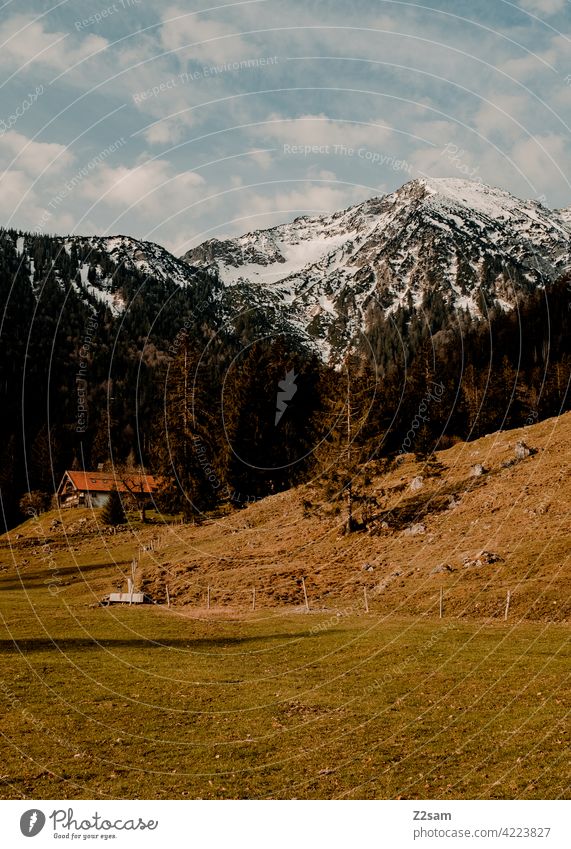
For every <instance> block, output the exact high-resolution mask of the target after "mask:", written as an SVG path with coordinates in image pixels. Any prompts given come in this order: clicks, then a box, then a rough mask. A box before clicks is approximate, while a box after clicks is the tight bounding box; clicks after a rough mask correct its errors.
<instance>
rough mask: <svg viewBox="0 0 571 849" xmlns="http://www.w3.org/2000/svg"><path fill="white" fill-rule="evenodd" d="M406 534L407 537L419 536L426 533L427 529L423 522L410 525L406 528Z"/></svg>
mask: <svg viewBox="0 0 571 849" xmlns="http://www.w3.org/2000/svg"><path fill="white" fill-rule="evenodd" d="M404 533H405V536H407V537H413V536H418V535H419V534H425V533H426V527H425V526H424V525H423V524H422V523H421V522H418V523H417V524H415V525H410V526H409V527H408V528H406V529H405V532H404Z"/></svg>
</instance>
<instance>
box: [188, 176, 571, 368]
mask: <svg viewBox="0 0 571 849" xmlns="http://www.w3.org/2000/svg"><path fill="white" fill-rule="evenodd" d="M184 259H185V260H186V261H187V262H189V263H191V264H192V265H194V266H199V267H203V268H205V269H208V270H209V271H210V272H211V273H215V274H216V275H217V276H218V277H219V279H220V280H221V281H222V282H223V283H224V284H226V285H227V286H229V287H240V286H242V285H244V284H246V283H247V284H249V285H255V286H256V288H257V289H259V290H265V291H266V292H271V293H273V295H274V297H275V298H276V299H277V300H278V301H280V302H281V304H282V309H283V310H284V312H286V313H287V314H288V315H289V318H290V320H291V321H293V322H294V323H295V324H297V325H298V326H299V327H301V328H302V329H303V330H304V331H305V332H306V333H307V334H309V336H310V337H312V338H313V339H314V340H315V341H316V342H317V343H318V344H319V345H320V347H321V349H322V351H323V353H324V354H325V355H326V356H327V355H328V354H332V353H334V349H335V348H336V347H337V348H338V347H339V345H340V344H341V345H342V344H346V343H347V342H348V340H349V339H350V338H351V337H352V336H353V335H354V334H355V333H358V332H359V330H360V329H362V328H363V326H364V323H365V321H366V314H367V309H368V308H369V306H370V305H371V304H372V303H374V302H376V303H378V304H379V305H380V306H381V307H382V308H383V309H384V310H385V311H387V312H390V311H393V310H394V309H395V308H396V307H397V306H398V304H399V303H402V302H403V301H404V300H405V299H407V300H410V299H412V302H413V303H414V304H416V305H419V304H421V303H422V300H423V297H424V295H425V294H426V292H427V290H430V289H433V288H438V289H439V290H440V291H441V292H442V294H443V295H444V297H445V300H446V301H447V302H448V303H449V304H450V305H452V306H454V307H456V308H465V309H469V310H470V311H471V312H474V313H476V312H478V310H479V304H480V292H483V293H484V294H485V296H486V299H487V301H488V302H490V301H492V300H495V301H497V302H499V304H500V305H501V306H503V307H504V308H505V309H509V308H510V306H511V305H513V304H514V302H515V298H516V297H517V294H518V292H522V291H523V292H525V291H529V290H530V289H532V288H535V287H537V286H544V285H547V284H549V283H550V282H551V281H553V280H555V279H556V278H557V277H559V276H560V275H561V274H562V273H564V272H565V271H567V270H569V269H570V268H571V210H560V211H553V210H549V209H547V208H545V207H544V206H542V205H541V204H540V203H539V202H537V201H534V200H531V201H522V200H519V199H518V198H515V197H514V196H512V195H510V194H509V193H508V192H505V191H502V190H501V189H496V188H491V187H489V186H485V185H483V184H481V183H479V182H470V181H466V180H457V179H433V180H415V181H413V182H411V183H407V184H406V185H404V186H403V187H402V188H400V189H399V190H398V191H396V192H394V193H392V194H389V195H385V196H384V197H380V198H373V199H371V200H368V201H365V202H364V203H361V204H359V205H357V206H354V207H351V208H350V209H347V210H344V211H342V212H337V213H334V214H333V215H322V216H317V217H312V218H309V217H301V218H297V219H296V220H295V221H293V222H291V223H289V224H283V225H279V226H277V227H272V228H270V229H267V230H258V231H255V232H252V233H247V234H246V235H244V236H241V237H239V238H235V239H226V240H219V239H211V240H209V241H207V242H205V243H203V244H202V245H200V246H198V247H197V248H194V249H192V250H190V251H189V252H188V253H186V254H185V256H184ZM342 340H344V342H343V341H342Z"/></svg>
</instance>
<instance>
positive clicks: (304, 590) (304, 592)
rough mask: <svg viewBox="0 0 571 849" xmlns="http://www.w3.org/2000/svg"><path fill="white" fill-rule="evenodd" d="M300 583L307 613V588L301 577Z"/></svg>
mask: <svg viewBox="0 0 571 849" xmlns="http://www.w3.org/2000/svg"><path fill="white" fill-rule="evenodd" d="M301 583H302V585H303V596H304V598H305V609H306V611H307V613H309V601H308V600H307V590H306V588H305V578H302V579H301Z"/></svg>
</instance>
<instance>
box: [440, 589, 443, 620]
mask: <svg viewBox="0 0 571 849" xmlns="http://www.w3.org/2000/svg"><path fill="white" fill-rule="evenodd" d="M443 609H444V590H443V589H442V587H440V617H439V618H440V619H442V611H443Z"/></svg>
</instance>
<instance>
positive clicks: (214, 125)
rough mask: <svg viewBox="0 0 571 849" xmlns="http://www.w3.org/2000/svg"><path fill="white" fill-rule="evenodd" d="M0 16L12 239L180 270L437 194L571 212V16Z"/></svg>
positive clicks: (3, 153)
mask: <svg viewBox="0 0 571 849" xmlns="http://www.w3.org/2000/svg"><path fill="white" fill-rule="evenodd" d="M210 2H211V3H212V5H209V3H208V0H203V2H202V3H199V2H188V0H176V2H173V3H170V2H168V0H167V2H165V3H161V4H158V3H151V2H150V0H115V2H111V3H109V2H108V0H103V2H100V0H74V2H68V0H60V2H55V3H48V2H42V0H0V45H1V47H0V173H1V176H0V191H1V195H0V196H1V197H2V201H3V203H2V212H1V215H0V226H4V227H14V228H17V229H22V230H29V231H33V232H43V233H50V234H51V233H58V234H67V233H75V234H92V233H94V234H100V235H115V234H128V235H132V236H135V237H137V238H144V239H149V240H152V241H155V242H158V243H160V244H162V245H164V246H165V247H167V248H168V249H169V250H171V251H173V252H174V253H175V254H177V255H180V254H182V253H184V252H185V251H186V250H188V249H189V248H190V247H193V246H194V245H197V244H199V243H200V242H202V241H204V240H206V239H209V238H213V237H223V236H231V235H238V234H240V233H244V232H247V231H250V230H255V229H258V228H260V227H270V226H272V225H275V224H279V223H282V222H284V221H288V220H292V219H293V218H295V217H296V216H298V215H304V214H310V215H313V214H320V213H323V212H331V211H333V210H336V209H342V208H345V207H347V206H349V205H351V204H354V203H358V202H360V201H362V200H364V199H366V198H368V197H372V196H375V195H379V194H383V193H386V192H391V191H394V190H395V189H396V188H398V187H399V186H401V185H402V184H403V183H405V182H407V181H409V180H412V179H416V178H422V177H456V178H458V177H459V178H467V179H475V180H479V181H483V182H485V183H488V184H491V185H495V186H500V187H502V188H504V189H507V190H508V191H511V192H513V193H514V194H516V195H517V196H519V197H522V198H536V199H538V200H540V201H541V202H542V203H544V204H545V205H546V206H549V207H554V208H557V207H568V206H571V182H570V181H571V144H570V142H571V133H570V125H571V32H570V30H571V27H570V24H571V0H513V2H506V0H477V2H473V0H471V2H468V1H467V0H454V1H452V0H449V2H446V0H427V2H422V3H411V2H400V0H354V2H350V0H349V2H347V0H336V2H335V0H332V2H325V0H303V1H302V2H300V0H241V2H237V3H219V4H218V5H214V3H215V0H210Z"/></svg>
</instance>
